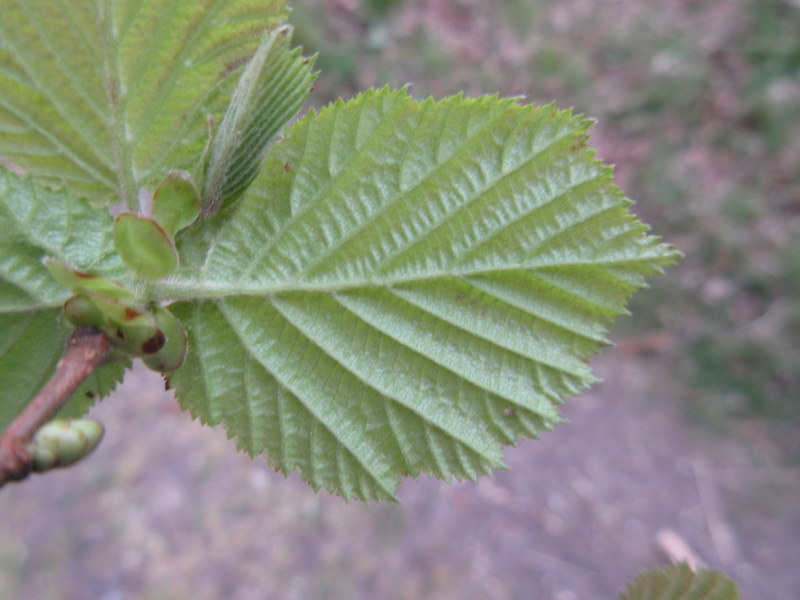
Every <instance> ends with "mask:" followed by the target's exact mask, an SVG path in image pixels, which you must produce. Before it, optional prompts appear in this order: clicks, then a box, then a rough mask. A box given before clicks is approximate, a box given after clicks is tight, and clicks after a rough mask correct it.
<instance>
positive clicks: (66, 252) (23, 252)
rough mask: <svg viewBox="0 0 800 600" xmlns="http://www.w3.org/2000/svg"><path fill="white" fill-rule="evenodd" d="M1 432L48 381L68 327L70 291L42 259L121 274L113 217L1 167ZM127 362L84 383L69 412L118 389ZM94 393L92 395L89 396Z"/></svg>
mask: <svg viewBox="0 0 800 600" xmlns="http://www.w3.org/2000/svg"><path fill="white" fill-rule="evenodd" d="M0 231H2V232H3V234H2V236H0V430H2V429H4V428H5V427H6V425H8V423H9V422H10V420H11V419H13V418H14V417H15V416H16V415H17V413H18V412H19V411H20V410H21V409H22V408H23V407H24V406H25V405H26V404H28V402H29V401H30V399H31V398H32V397H33V396H34V395H35V394H36V392H38V391H39V388H41V386H42V385H43V384H44V383H45V382H46V381H47V380H48V378H49V377H50V375H51V374H52V372H53V370H54V369H55V365H56V363H57V362H58V360H59V358H60V356H61V354H62V353H63V350H64V344H65V342H66V339H67V334H68V330H67V328H65V327H63V326H62V324H61V323H60V320H59V315H60V312H61V307H62V305H63V304H64V301H65V300H66V299H67V298H68V297H69V296H70V292H69V291H68V290H67V289H65V288H64V287H62V286H61V285H59V284H58V283H56V281H55V280H54V279H53V277H52V276H51V275H50V272H49V271H48V270H47V268H46V267H45V266H44V265H43V264H42V259H43V258H44V257H46V256H50V257H53V258H57V259H60V260H62V261H65V262H67V263H69V264H71V265H73V266H75V267H76V268H78V269H81V270H83V271H88V272H92V273H95V274H98V275H103V276H106V277H109V278H112V279H113V278H117V279H119V278H121V277H123V276H124V274H125V267H124V265H122V262H121V261H120V260H119V258H118V257H117V256H116V255H115V254H114V247H113V243H112V240H111V217H110V216H109V214H108V211H107V210H105V209H98V208H92V207H91V206H89V204H88V202H86V201H85V200H77V199H75V198H74V197H72V196H70V195H68V194H67V193H66V192H65V191H63V190H62V191H57V192H54V191H50V190H48V189H45V188H43V187H41V186H39V185H37V184H36V183H34V182H33V181H31V180H30V179H20V178H19V177H17V176H16V175H14V174H12V173H10V172H8V171H7V170H5V169H3V168H2V167H0ZM124 369H125V364H123V363H118V364H115V365H107V366H104V367H102V368H100V369H98V370H97V372H96V373H95V375H93V376H92V377H91V378H90V379H89V380H87V381H86V382H84V384H83V386H82V387H81V389H80V390H78V392H76V395H75V396H74V397H73V401H71V402H70V406H69V408H67V409H65V412H64V414H65V415H68V416H78V415H79V414H81V413H82V412H84V411H85V410H86V409H87V408H88V406H90V405H91V402H92V401H93V400H94V399H96V398H100V397H102V396H103V395H105V394H107V393H108V392H110V391H111V390H112V389H113V388H114V386H115V385H116V383H117V382H118V381H119V380H120V379H121V377H122V373H123V371H124ZM87 394H88V395H87Z"/></svg>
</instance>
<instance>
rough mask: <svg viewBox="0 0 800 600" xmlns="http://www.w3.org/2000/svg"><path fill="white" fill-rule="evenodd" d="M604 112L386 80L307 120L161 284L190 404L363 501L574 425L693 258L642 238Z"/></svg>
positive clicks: (180, 390) (251, 444) (194, 231)
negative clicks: (648, 309)
mask: <svg viewBox="0 0 800 600" xmlns="http://www.w3.org/2000/svg"><path fill="white" fill-rule="evenodd" d="M588 126H589V122H588V121H587V120H586V119H584V118H582V117H577V116H574V115H572V113H571V112H570V111H558V110H557V109H555V108H554V107H552V106H545V107H538V108H536V107H531V106H522V105H520V104H518V103H517V102H516V101H515V100H513V99H500V98H497V97H485V98H479V99H465V98H462V97H460V96H457V97H453V98H449V99H446V100H443V101H441V102H434V101H433V100H430V99H429V100H426V101H423V102H418V101H415V100H413V99H412V98H410V97H409V96H408V95H407V93H406V91H405V90H400V91H390V90H388V89H383V90H378V91H375V90H371V91H369V92H366V93H364V94H362V95H360V96H359V97H357V98H356V99H354V100H352V101H350V102H347V103H344V102H341V101H339V102H337V103H335V104H334V105H332V106H330V107H328V108H326V109H324V110H322V111H321V112H319V113H316V112H312V113H309V114H308V115H307V116H306V117H305V118H303V119H302V120H301V121H300V122H298V123H297V124H296V125H295V126H294V127H293V128H292V129H291V130H290V131H289V132H288V133H287V134H286V139H285V140H284V141H282V142H281V143H280V144H277V145H276V146H274V147H273V148H272V149H271V150H270V152H269V153H268V154H267V156H266V159H265V164H264V167H263V169H262V172H261V176H260V178H259V179H258V180H257V181H256V182H255V183H254V185H253V187H251V188H250V189H249V190H248V192H247V193H246V194H245V196H244V197H243V198H242V200H241V202H240V204H238V205H237V206H236V207H235V208H233V209H231V210H229V211H221V213H219V214H217V215H214V216H213V217H211V218H209V219H206V220H205V221H204V222H203V223H201V224H199V225H196V226H194V227H192V228H190V229H189V230H187V231H186V232H185V234H184V235H182V236H180V238H179V251H180V253H181V260H182V266H181V268H180V269H179V271H178V273H177V274H176V276H175V277H174V278H173V279H172V280H171V281H169V282H166V283H164V284H159V285H160V286H161V287H160V288H159V289H160V294H161V295H162V296H163V297H164V298H179V299H181V298H182V299H185V300H183V301H180V302H177V303H175V304H173V305H172V306H171V309H172V310H173V312H174V313H175V314H176V315H177V316H178V317H179V318H180V319H182V320H183V321H184V324H185V325H186V326H187V329H188V332H189V343H190V354H189V358H188V360H187V362H186V364H185V365H184V366H183V367H181V368H180V369H179V370H178V371H177V372H175V373H174V374H173V375H171V376H170V377H169V383H170V384H171V386H173V387H174V388H175V389H176V392H177V396H178V399H179V401H180V403H181V405H182V406H183V407H184V408H186V409H188V410H190V411H191V412H192V414H193V415H195V416H196V417H197V418H199V419H200V420H202V421H203V422H205V423H209V424H222V426H223V427H225V429H226V430H227V431H228V433H229V435H231V436H233V437H235V438H236V441H237V444H238V446H239V447H240V448H242V449H244V450H246V451H248V452H250V453H253V454H256V453H263V454H266V456H267V457H268V459H269V460H270V462H271V463H272V464H273V465H274V466H275V467H276V468H277V469H279V470H281V471H283V472H287V473H288V472H289V471H292V470H297V471H299V472H300V474H301V476H302V477H303V478H304V479H305V480H306V481H308V482H309V483H311V485H312V486H314V487H315V488H319V487H326V488H327V489H329V490H331V491H333V492H335V493H337V494H340V495H342V496H344V497H346V498H350V497H358V498H387V497H388V498H392V497H394V493H395V492H394V489H395V486H396V484H397V483H398V481H399V479H400V478H401V477H402V476H405V475H411V476H417V475H418V474H419V473H420V472H425V473H428V474H430V475H433V476H436V477H439V478H442V479H451V478H475V477H477V476H478V475H480V474H483V473H487V472H489V471H490V470H491V469H494V468H498V467H501V466H502V446H503V445H506V444H513V443H514V442H515V441H516V440H517V439H518V438H520V437H535V436H536V435H537V433H538V432H540V431H542V430H547V429H549V428H551V427H552V426H553V425H554V424H556V423H558V422H559V417H558V415H557V406H558V404H560V403H561V402H562V399H563V398H564V397H566V396H570V395H574V394H577V393H578V392H579V391H580V390H581V389H583V388H585V387H586V386H588V385H589V384H590V383H591V382H592V380H593V379H592V375H591V373H590V370H589V368H588V366H587V361H588V358H589V357H590V355H591V354H593V353H595V352H596V351H597V350H598V349H599V348H600V346H602V345H603V344H605V343H607V342H606V338H605V335H606V329H607V327H608V324H609V323H610V321H611V320H612V319H613V318H614V317H616V316H618V315H620V314H622V313H624V312H625V308H624V307H625V302H626V300H627V298H628V297H629V296H630V294H631V293H633V291H635V289H637V288H639V287H641V286H642V285H643V284H644V279H645V278H646V277H647V276H649V275H653V274H655V273H657V272H659V271H660V269H661V268H662V267H664V266H666V265H668V264H670V263H671V262H673V261H674V259H675V257H676V255H677V253H676V252H675V251H674V250H673V249H671V248H670V247H668V246H665V245H663V244H661V243H660V242H659V240H658V239H657V238H655V237H652V236H648V235H647V234H646V227H645V226H643V225H642V224H641V223H639V222H638V221H636V220H635V218H634V217H633V216H632V215H631V214H630V213H629V212H628V210H627V207H628V205H629V203H630V202H629V201H628V200H627V199H625V198H624V196H623V195H622V193H621V192H620V191H619V190H618V188H616V187H615V186H614V185H613V183H612V180H611V169H610V168H609V167H606V166H603V165H602V164H601V163H599V162H598V161H596V160H594V159H593V155H592V152H591V151H590V150H588V149H587V148H586V130H587V128H588Z"/></svg>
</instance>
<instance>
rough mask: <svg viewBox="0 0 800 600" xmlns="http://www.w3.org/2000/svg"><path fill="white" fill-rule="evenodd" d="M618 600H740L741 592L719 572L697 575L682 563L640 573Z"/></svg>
mask: <svg viewBox="0 0 800 600" xmlns="http://www.w3.org/2000/svg"><path fill="white" fill-rule="evenodd" d="M619 600H739V591H738V589H737V588H736V584H735V583H734V582H733V581H731V580H730V579H728V578H727V577H726V576H725V575H724V574H723V573H720V572H719V571H710V570H708V569H701V570H699V571H697V572H696V573H695V572H694V571H692V569H690V568H689V566H688V565H686V564H685V563H681V564H672V565H669V566H667V567H666V568H664V569H663V570H658V569H653V570H650V571H645V572H643V573H641V574H640V575H639V576H638V577H637V578H636V580H635V581H634V582H633V583H631V584H630V585H628V589H627V590H625V593H623V594H622V595H621V596H620V597H619Z"/></svg>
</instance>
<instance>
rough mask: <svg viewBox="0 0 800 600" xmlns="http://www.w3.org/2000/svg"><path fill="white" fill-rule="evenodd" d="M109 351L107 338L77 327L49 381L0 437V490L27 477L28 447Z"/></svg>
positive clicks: (96, 331)
mask: <svg viewBox="0 0 800 600" xmlns="http://www.w3.org/2000/svg"><path fill="white" fill-rule="evenodd" d="M108 349H109V341H108V338H107V337H106V336H105V335H104V334H103V333H101V332H100V331H98V330H97V329H95V328H94V327H78V328H77V329H75V331H73V332H72V335H70V337H69V339H68V341H67V347H66V350H65V351H64V357H63V358H62V359H61V360H60V361H59V363H58V365H57V366H56V371H55V373H53V376H52V377H51V378H50V381H48V382H47V384H46V385H45V386H44V387H43V388H42V389H41V390H40V391H39V393H38V394H37V395H36V397H35V398H34V399H33V400H32V401H31V403H30V404H28V406H27V407H26V408H25V410H23V411H22V412H21V413H20V414H19V416H18V417H17V418H16V419H14V421H12V422H11V424H9V426H8V427H7V428H6V430H5V431H4V432H3V433H2V435H0V487H2V486H3V485H4V484H5V483H7V482H9V481H19V480H21V479H25V478H26V477H27V476H28V475H29V474H30V471H31V460H32V459H31V456H30V454H29V452H28V451H27V449H26V446H27V444H28V443H29V442H30V441H31V438H32V437H33V435H34V434H35V433H36V431H37V430H38V429H39V428H40V427H41V426H42V425H44V424H45V423H47V422H48V421H49V420H50V419H52V418H53V417H54V416H55V415H56V413H58V411H59V410H60V409H61V407H63V406H64V405H65V404H66V403H67V400H69V399H70V397H71V396H72V393H73V392H74V391H75V390H76V389H77V388H78V386H79V385H80V384H81V382H82V381H83V380H84V379H86V377H88V376H89V375H90V374H91V373H92V371H94V369H95V368H96V367H98V366H99V365H100V364H101V363H102V362H103V360H104V359H105V356H106V354H107V352H108Z"/></svg>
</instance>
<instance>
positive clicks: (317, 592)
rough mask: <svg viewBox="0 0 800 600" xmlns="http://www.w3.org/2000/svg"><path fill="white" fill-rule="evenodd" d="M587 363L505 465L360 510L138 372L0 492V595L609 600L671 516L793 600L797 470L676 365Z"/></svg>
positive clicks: (769, 593)
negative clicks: (65, 455) (58, 467)
mask: <svg viewBox="0 0 800 600" xmlns="http://www.w3.org/2000/svg"><path fill="white" fill-rule="evenodd" d="M596 370H597V372H598V373H599V374H600V375H601V376H602V377H603V378H604V380H605V381H604V382H603V383H601V384H599V385H597V386H595V388H594V389H593V390H592V391H591V392H590V393H588V394H587V395H585V396H583V397H581V398H579V399H573V400H572V401H570V402H568V404H567V406H566V407H565V411H564V412H565V414H566V416H567V418H568V419H569V421H570V422H569V423H568V424H565V425H562V426H560V427H558V428H557V429H556V430H555V431H554V432H552V433H549V434H546V435H545V436H544V437H543V438H542V439H541V440H538V441H529V442H524V443H521V444H520V445H519V446H518V447H516V448H511V449H509V451H508V452H507V463H508V465H509V467H510V470H509V471H503V472H499V473H497V474H496V475H495V476H494V477H492V478H488V477H484V478H481V479H480V480H479V481H477V482H474V483H473V482H461V483H455V484H445V483H442V482H437V481H432V480H427V479H421V480H416V481H415V480H409V481H406V482H405V483H404V484H403V485H402V486H401V488H400V494H399V495H400V499H401V502H400V503H399V504H371V505H366V504H363V503H360V502H353V503H350V504H348V503H345V502H344V501H342V500H341V499H339V498H336V497H332V496H329V495H328V494H326V493H320V494H314V493H313V492H312V491H311V490H310V489H309V488H308V487H307V486H306V485H305V484H303V483H302V482H300V481H299V480H298V479H297V478H296V477H294V476H293V477H290V478H289V479H288V480H287V479H285V478H284V477H283V476H282V475H279V474H276V473H275V472H274V471H273V470H272V469H271V468H270V467H269V466H268V465H266V464H265V462H264V460H263V459H257V460H251V459H250V458H249V457H247V456H244V455H241V454H238V453H237V452H236V451H235V449H234V445H233V443H232V442H231V441H229V440H226V438H225V435H224V433H223V432H222V431H220V430H217V431H213V430H211V429H208V428H205V427H201V426H199V425H198V424H196V423H194V422H192V421H191V419H190V418H188V417H187V416H186V415H184V414H183V413H181V412H180V411H179V410H177V408H176V403H175V402H174V400H173V399H172V398H171V397H170V395H169V394H167V393H165V392H163V391H162V386H161V382H160V380H159V379H158V378H157V377H156V376H154V375H153V374H151V373H150V372H147V371H146V370H144V369H142V368H139V369H136V370H135V371H134V373H132V376H131V378H130V379H129V381H128V382H127V383H126V385H125V386H124V387H123V388H122V389H121V390H120V391H119V392H118V393H116V394H114V396H112V397H111V398H109V399H107V400H105V401H103V402H102V403H101V404H100V405H99V406H98V407H96V409H95V410H94V411H93V416H94V417H95V418H98V419H100V420H101V421H103V422H104V423H105V425H106V427H107V435H106V439H105V440H104V441H103V443H102V444H101V446H100V447H99V448H98V450H97V451H96V453H95V454H94V455H93V456H92V457H91V458H90V459H88V460H86V461H85V462H84V463H83V464H81V465H79V466H76V467H74V468H73V469H71V470H69V471H64V472H58V473H53V474H48V475H47V476H38V477H34V478H33V479H31V480H29V481H27V482H25V483H24V484H21V485H14V486H8V487H7V488H6V489H4V490H3V491H2V495H0V511H2V519H0V597H2V598H3V600H13V599H37V600H38V599H41V600H50V599H53V600H56V599H76V600H78V599H95V598H96V599H100V600H117V599H119V600H123V599H124V600H129V599H130V600H132V599H136V600H145V599H148V600H149V599H175V600H178V599H183V598H191V599H193V600H201V599H209V600H211V599H216V598H230V599H237V600H238V599H241V600H245V599H258V598H281V599H295V598H296V599H309V600H310V599H323V598H334V599H338V598H343V599H344V598H347V599H362V598H363V599H374V598H382V599H383V598H385V599H409V600H410V599H421V598H430V599H437V600H438V599H442V600H446V599H463V600H472V599H475V600H478V599H482V600H506V599H508V600H510V599H515V600H517V599H519V600H522V599H536V600H579V599H580V600H584V599H585V600H595V599H597V600H600V599H605V598H608V599H612V598H616V596H617V594H618V593H619V592H620V591H621V590H622V588H623V587H624V585H625V582H626V581H627V580H629V579H630V578H632V577H634V576H635V575H636V573H637V572H638V571H639V570H640V569H643V568H649V567H651V566H655V565H660V564H666V562H667V560H668V557H667V555H666V554H665V553H664V551H663V549H662V548H661V547H660V546H659V544H658V543H657V536H658V534H659V532H660V531H662V530H664V529H669V530H671V531H673V532H674V533H675V534H676V535H678V536H679V537H680V538H682V539H683V541H684V542H685V543H686V544H688V545H689V546H690V547H691V548H692V549H693V550H694V551H695V552H696V553H697V554H698V555H699V557H700V558H701V559H702V560H703V561H704V562H705V563H706V564H708V565H710V566H713V567H716V568H722V569H724V570H725V571H726V572H727V573H728V574H729V575H730V576H731V577H733V578H734V579H736V580H737V582H738V583H739V585H740V589H741V592H742V598H744V599H751V598H752V599H770V600H796V599H797V598H798V590H800V570H798V569H797V568H796V566H797V557H798V547H800V544H799V543H798V535H797V534H798V532H800V511H798V503H797V499H798V497H800V496H798V493H800V481H798V476H797V475H798V474H797V471H796V470H792V469H790V468H787V467H781V466H780V461H779V460H778V459H777V455H778V449H777V448H776V447H775V445H774V443H773V442H772V440H771V438H770V436H769V431H768V429H765V428H764V427H762V426H761V425H760V424H759V423H758V422H753V423H748V424H742V425H741V426H740V428H739V431H738V433H736V434H734V435H731V434H730V433H729V434H727V435H725V436H714V435H710V434H709V432H708V430H707V428H696V427H693V426H690V425H688V424H687V423H686V420H685V419H684V418H683V416H682V415H681V413H680V412H679V411H677V410H676V406H677V405H676V403H675V401H674V398H671V397H670V396H669V394H668V392H667V390H669V388H670V387H671V386H670V378H671V375H670V374H669V373H668V372H665V371H663V370H661V369H659V367H658V365H657V364H653V363H652V362H648V361H643V360H642V359H639V358H637V357H635V356H631V355H627V354H626V353H625V351H624V349H623V348H616V349H611V350H609V351H608V352H607V353H606V357H605V358H603V359H602V360H600V361H598V362H597V365H596ZM665 392H666V393H665Z"/></svg>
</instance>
